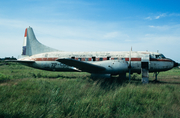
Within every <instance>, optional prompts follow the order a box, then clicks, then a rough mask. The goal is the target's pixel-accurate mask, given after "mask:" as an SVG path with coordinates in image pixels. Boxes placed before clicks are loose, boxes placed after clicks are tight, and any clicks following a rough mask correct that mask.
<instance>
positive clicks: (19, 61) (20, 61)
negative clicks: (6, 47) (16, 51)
mask: <svg viewBox="0 0 180 118" xmlns="http://www.w3.org/2000/svg"><path fill="white" fill-rule="evenodd" d="M6 62H18V63H34V62H35V61H28V60H27V61H26V60H6Z"/></svg>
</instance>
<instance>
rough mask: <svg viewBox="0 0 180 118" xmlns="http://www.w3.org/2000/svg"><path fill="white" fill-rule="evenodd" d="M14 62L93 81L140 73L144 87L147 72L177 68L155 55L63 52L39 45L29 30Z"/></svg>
mask: <svg viewBox="0 0 180 118" xmlns="http://www.w3.org/2000/svg"><path fill="white" fill-rule="evenodd" d="M16 62H19V63H22V64H24V65H27V66H30V67H34V68H38V69H42V70H49V71H76V72H88V73H91V75H92V76H95V77H111V75H120V77H123V76H126V73H129V79H130V77H131V76H130V75H131V74H132V73H138V74H140V73H142V82H143V83H148V75H149V72H154V73H155V75H156V78H155V80H157V75H158V73H159V72H161V71H167V70H170V69H172V68H173V67H176V66H178V63H176V62H175V61H173V60H171V59H168V58H166V57H165V56H164V55H163V54H161V53H157V52H147V51H146V52H142V51H132V49H131V51H126V52H125V51H124V52H122V51H121V52H64V51H58V50H56V49H53V48H50V47H47V46H45V45H43V44H41V43H40V42H39V41H38V40H37V39H36V37H35V35H34V32H33V29H32V28H31V27H28V28H26V30H25V35H24V43H23V49H22V58H20V59H18V60H16Z"/></svg>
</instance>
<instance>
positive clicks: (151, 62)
mask: <svg viewBox="0 0 180 118" xmlns="http://www.w3.org/2000/svg"><path fill="white" fill-rule="evenodd" d="M144 55H149V56H148V59H147V62H148V69H149V72H160V71H166V70H169V69H172V68H173V67H174V61H172V60H171V59H167V58H165V57H164V56H163V55H162V54H160V53H156V52H141V51H137V52H136V51H132V52H131V53H130V51H127V52H60V51H59V52H48V53H41V54H36V55H32V56H28V57H24V58H21V59H19V60H24V61H35V63H32V64H26V65H28V66H31V67H34V68H38V69H43V70H51V71H52V70H53V71H78V69H77V68H75V67H71V66H67V65H65V64H63V63H60V62H58V61H56V60H57V59H62V58H73V59H75V60H79V61H85V62H88V63H93V62H97V61H105V60H122V59H124V60H125V61H126V63H127V64H128V63H129V62H130V61H131V66H132V70H131V73H141V68H142V67H141V66H142V65H141V63H142V60H143V57H144ZM126 72H128V70H127V71H126Z"/></svg>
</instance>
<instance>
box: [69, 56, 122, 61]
mask: <svg viewBox="0 0 180 118" xmlns="http://www.w3.org/2000/svg"><path fill="white" fill-rule="evenodd" d="M71 59H75V60H79V61H104V60H118V59H119V58H111V57H106V58H96V57H92V58H76V57H71Z"/></svg>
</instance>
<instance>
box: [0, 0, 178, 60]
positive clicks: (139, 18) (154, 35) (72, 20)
mask: <svg viewBox="0 0 180 118" xmlns="http://www.w3.org/2000/svg"><path fill="white" fill-rule="evenodd" d="M179 4H180V1H179V0H173V1H172V0H26V1H24V0H16V1H14V0H6V1H0V41H1V43H0V57H1V58H2V57H8V56H14V57H18V55H20V54H21V50H22V45H23V39H24V31H25V28H26V27H28V26H31V27H32V28H33V30H34V32H35V35H36V37H37V39H38V40H39V41H40V42H41V43H43V44H45V45H48V46H50V47H54V48H56V49H59V50H63V51H129V50H130V49H131V46H132V48H133V51H146V50H148V51H153V52H157V50H158V51H159V52H161V53H163V54H164V55H165V56H166V57H169V58H171V59H173V60H175V61H178V62H180V54H179V49H180V48H179V45H180V7H179Z"/></svg>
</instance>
